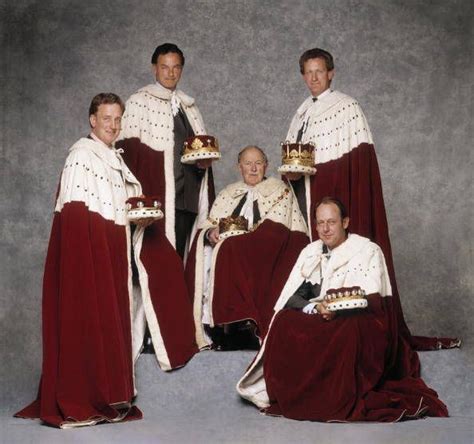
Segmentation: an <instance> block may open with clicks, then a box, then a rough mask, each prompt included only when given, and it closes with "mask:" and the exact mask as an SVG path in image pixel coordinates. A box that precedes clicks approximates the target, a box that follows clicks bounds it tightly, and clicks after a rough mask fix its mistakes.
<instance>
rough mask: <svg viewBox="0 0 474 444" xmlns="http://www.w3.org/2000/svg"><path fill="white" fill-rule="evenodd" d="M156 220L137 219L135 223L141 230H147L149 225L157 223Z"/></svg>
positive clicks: (148, 218) (150, 218) (147, 218)
mask: <svg viewBox="0 0 474 444" xmlns="http://www.w3.org/2000/svg"><path fill="white" fill-rule="evenodd" d="M155 220H156V219H153V218H152V217H144V218H143V219H137V220H135V221H134V222H133V223H134V224H135V225H136V226H137V227H140V228H146V227H148V226H149V225H151V224H152V223H153V222H155Z"/></svg>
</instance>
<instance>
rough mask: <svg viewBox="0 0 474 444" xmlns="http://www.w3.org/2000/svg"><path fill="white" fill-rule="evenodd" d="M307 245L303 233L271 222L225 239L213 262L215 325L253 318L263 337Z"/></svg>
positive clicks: (267, 221)
mask: <svg viewBox="0 0 474 444" xmlns="http://www.w3.org/2000/svg"><path fill="white" fill-rule="evenodd" d="M308 242H309V239H308V237H307V236H306V235H305V234H304V233H302V232H300V231H291V230H289V229H288V228H286V227H285V226H284V225H283V224H281V223H276V222H273V221H272V220H265V221H264V222H263V223H262V224H261V225H260V226H259V227H258V228H257V229H256V230H255V231H253V232H251V233H248V234H244V235H240V236H235V237H231V238H228V239H227V240H225V241H224V242H223V244H222V246H221V248H220V249H219V252H218V255H217V257H216V260H215V269H214V290H213V296H212V316H213V321H214V324H215V325H218V324H228V323H232V322H236V321H240V320H244V319H252V320H253V321H255V323H256V325H257V328H258V335H259V336H260V337H263V336H264V335H265V334H266V332H267V329H268V325H269V323H270V320H271V318H272V316H273V313H274V312H273V307H274V305H275V302H276V300H277V299H278V296H279V295H280V293H281V290H282V288H283V286H284V285H285V282H286V280H287V278H288V276H289V274H290V272H291V269H292V267H293V264H294V263H295V262H296V259H297V258H298V255H299V253H300V251H301V250H302V249H303V248H304V247H305V246H306V245H307V244H308ZM188 282H189V280H188Z"/></svg>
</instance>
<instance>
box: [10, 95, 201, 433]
mask: <svg viewBox="0 0 474 444" xmlns="http://www.w3.org/2000/svg"><path fill="white" fill-rule="evenodd" d="M89 110H90V111H89V112H90V115H89V123H90V126H91V128H92V131H91V133H90V135H89V136H88V137H84V138H81V139H80V140H79V141H77V142H76V143H75V144H74V145H73V146H72V147H71V149H70V152H69V155H68V157H67V159H66V164H65V166H64V169H63V171H62V174H61V180H60V184H59V189H58V193H57V198H56V206H55V213H54V220H53V227H52V230H51V237H50V241H49V248H48V254H47V257H46V265H45V271H44V280H43V366H42V378H41V382H40V389H39V394H38V399H37V400H36V401H34V402H33V403H32V404H31V405H29V406H28V407H26V408H25V409H23V410H22V411H20V412H18V413H17V415H16V416H19V417H24V418H41V419H42V420H43V421H44V422H46V423H47V424H49V425H53V426H56V427H60V428H71V427H79V426H86V425H94V424H96V423H98V422H103V421H107V422H118V421H121V420H127V419H140V418H141V416H142V415H141V412H140V410H139V409H138V408H137V407H135V406H133V405H132V401H133V399H134V397H135V396H136V390H135V378H134V363H135V361H136V359H137V358H138V355H139V353H140V350H141V346H142V343H143V336H144V325H145V320H146V322H148V325H150V331H151V336H152V339H153V343H154V345H155V350H156V356H157V360H158V363H159V365H160V366H161V368H163V369H164V370H171V369H173V368H176V367H180V366H183V365H185V364H186V362H187V361H188V360H189V359H190V358H191V357H192V356H193V354H194V353H195V352H196V351H197V349H196V344H195V341H194V324H193V320H192V312H191V305H190V303H189V300H188V299H187V293H186V283H185V281H184V276H183V271H182V265H181V262H180V260H179V258H176V261H175V262H173V261H170V260H169V258H167V257H165V255H164V253H163V252H162V251H152V252H150V251H149V249H147V247H146V246H147V242H148V241H147V239H146V236H145V235H144V229H145V228H144V227H145V226H146V225H147V224H149V223H150V221H149V220H148V219H141V220H139V221H138V226H137V227H136V229H135V231H134V233H133V235H132V233H131V227H130V223H129V221H128V218H127V208H126V201H127V200H128V199H129V198H131V197H138V196H141V194H142V189H141V186H140V183H139V182H138V180H137V179H136V178H135V176H134V175H133V174H132V173H131V172H130V170H129V169H128V168H127V166H126V165H125V163H124V161H123V159H122V157H121V155H120V150H116V149H115V148H114V141H115V139H116V138H117V136H118V135H119V132H120V126H121V119H122V113H123V102H122V101H121V100H120V98H119V97H118V96H117V95H115V94H112V93H101V94H98V95H97V96H95V97H94V98H93V100H92V103H91V105H90V108H89ZM132 238H133V239H132ZM132 241H133V242H132ZM132 243H133V251H132V249H131V245H132ZM132 254H133V255H134V260H135V261H134V262H135V264H136V268H137V278H138V279H137V280H138V281H139V289H140V290H141V294H140V297H137V296H138V295H137V294H136V292H135V288H134V286H133V285H132V273H131V269H132V266H131V256H132ZM149 276H157V277H158V278H159V279H161V280H163V281H166V286H168V287H169V286H171V287H172V288H173V289H174V291H175V293H174V294H173V296H174V300H175V301H176V302H175V303H174V304H170V302H169V301H168V300H166V301H163V294H162V292H161V289H160V287H157V286H156V285H155V284H154V282H151V281H150V279H149ZM171 282H173V283H172V284H171ZM164 296H166V294H165V295H164ZM163 302H164V303H163Z"/></svg>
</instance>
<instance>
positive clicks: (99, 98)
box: [89, 92, 125, 117]
mask: <svg viewBox="0 0 474 444" xmlns="http://www.w3.org/2000/svg"><path fill="white" fill-rule="evenodd" d="M114 104H117V105H120V108H122V114H123V112H124V111H125V104H124V103H123V101H122V99H121V98H120V97H119V96H118V95H117V94H114V93H110V92H109V93H99V94H97V95H96V96H94V98H93V99H92V102H91V104H90V106H89V117H90V116H92V115H93V114H95V113H97V110H98V109H99V106H100V105H114Z"/></svg>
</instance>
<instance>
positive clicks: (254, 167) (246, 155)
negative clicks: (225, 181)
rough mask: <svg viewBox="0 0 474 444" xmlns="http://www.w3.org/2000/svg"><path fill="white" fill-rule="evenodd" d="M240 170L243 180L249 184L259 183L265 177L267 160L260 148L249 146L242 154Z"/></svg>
mask: <svg viewBox="0 0 474 444" xmlns="http://www.w3.org/2000/svg"><path fill="white" fill-rule="evenodd" d="M239 170H240V174H242V179H243V181H244V182H245V183H246V184H247V185H249V186H255V185H257V184H259V183H260V182H261V181H262V180H263V178H264V177H265V172H266V171H267V161H266V159H265V156H264V155H263V154H262V152H261V151H260V150H258V149H257V148H254V147H250V148H247V149H246V150H245V151H244V152H243V153H242V155H241V156H240V161H239Z"/></svg>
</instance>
